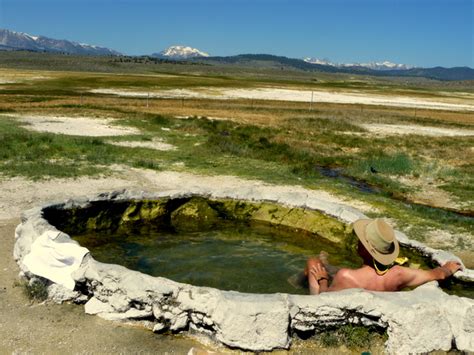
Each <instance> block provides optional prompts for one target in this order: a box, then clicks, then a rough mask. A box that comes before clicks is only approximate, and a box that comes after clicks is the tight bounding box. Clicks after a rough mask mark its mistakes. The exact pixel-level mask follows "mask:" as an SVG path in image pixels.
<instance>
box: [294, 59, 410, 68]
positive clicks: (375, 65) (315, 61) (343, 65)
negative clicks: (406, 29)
mask: <svg viewBox="0 0 474 355" xmlns="http://www.w3.org/2000/svg"><path fill="white" fill-rule="evenodd" d="M303 60H304V61H305V62H306V63H311V64H320V65H329V66H332V67H337V68H351V67H363V68H368V69H372V70H408V69H412V68H414V66H411V65H407V64H396V63H392V62H389V61H384V62H370V63H334V62H331V61H329V60H326V59H318V58H309V57H308V58H304V59H303Z"/></svg>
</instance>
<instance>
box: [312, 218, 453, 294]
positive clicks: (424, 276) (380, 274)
mask: <svg viewBox="0 0 474 355" xmlns="http://www.w3.org/2000/svg"><path fill="white" fill-rule="evenodd" d="M358 222H359V221H357V222H355V223H358ZM356 227H358V228H355V232H356V235H357V236H358V237H359V244H358V249H357V252H358V254H359V255H360V256H361V258H362V259H363V261H364V265H363V266H362V267H360V268H358V269H346V268H344V269H340V270H339V271H338V272H337V273H336V274H335V275H334V278H333V281H332V283H331V284H330V285H329V276H328V272H327V270H326V265H325V264H324V263H325V260H321V259H320V258H310V259H309V260H308V262H307V265H306V269H305V273H306V276H307V277H308V283H309V291H310V294H319V293H321V292H332V291H339V290H344V289H347V288H363V289H366V290H370V291H399V290H402V289H404V288H405V287H416V286H419V285H422V284H424V283H426V282H429V281H434V280H444V279H445V278H447V277H450V276H452V275H453V274H454V273H455V272H456V271H458V270H461V269H462V266H461V264H460V263H459V262H457V261H448V262H447V263H445V264H444V265H443V266H440V267H437V268H435V269H432V270H420V269H411V268H408V267H403V266H399V265H395V266H391V263H392V262H393V260H395V258H396V256H397V255H398V245H397V241H396V239H395V236H394V233H393V229H392V228H391V227H390V226H388V225H387V224H386V222H384V221H383V220H379V219H376V220H360V223H359V225H356ZM364 228H365V229H369V228H373V230H370V229H369V230H368V232H372V234H370V233H368V234H366V230H365V229H364ZM364 238H365V239H364ZM380 241H382V242H386V243H385V244H386V245H387V246H390V243H391V244H392V245H391V246H392V248H391V249H387V250H383V251H385V255H390V258H387V257H386V256H385V255H382V256H381V253H380V252H379V251H378V250H376V247H377V245H376V243H377V242H379V243H378V247H379V248H380V249H381V250H382V249H383V243H380ZM372 242H373V243H374V244H373V245H372V244H371V243H372ZM389 242H390V243H389ZM380 245H382V246H380ZM394 245H395V246H396V248H393V246H394ZM368 249H369V250H370V251H369V250H368ZM323 259H324V258H323ZM381 262H383V263H381ZM377 265H378V266H379V267H377ZM379 268H381V269H382V270H379Z"/></svg>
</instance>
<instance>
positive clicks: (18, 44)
mask: <svg viewBox="0 0 474 355" xmlns="http://www.w3.org/2000/svg"><path fill="white" fill-rule="evenodd" d="M0 50H30V51H40V52H56V53H67V54H79V55H97V56H104V55H107V56H108V55H112V56H120V55H122V54H121V53H119V52H117V51H115V50H113V49H109V48H105V47H99V46H94V45H90V44H84V43H77V42H72V41H68V40H57V39H52V38H48V37H44V36H32V35H30V34H27V33H22V32H15V31H10V30H7V29H0ZM151 57H155V58H160V59H167V60H179V61H192V62H194V63H207V64H217V65H241V66H247V67H259V68H262V67H265V68H279V69H282V68H286V69H297V70H304V71H315V72H317V71H320V72H329V73H349V74H363V75H375V76H402V77H425V78H431V79H436V80H474V69H472V68H469V67H454V68H443V67H435V68H416V67H411V66H409V65H406V64H396V63H392V62H389V61H385V62H381V63H379V62H371V63H349V64H338V63H333V62H331V61H329V60H321V59H318V58H304V59H295V58H287V57H282V56H275V55H270V54H241V55H235V56H228V57H212V56H210V55H209V54H208V53H206V52H203V51H201V50H199V49H196V48H192V47H187V46H171V47H169V48H167V49H165V50H163V51H161V52H159V53H154V54H152V55H151Z"/></svg>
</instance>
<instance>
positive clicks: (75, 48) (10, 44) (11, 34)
mask: <svg viewBox="0 0 474 355" xmlns="http://www.w3.org/2000/svg"><path fill="white" fill-rule="evenodd" d="M0 49H3V50H18V49H20V50H33V51H40V52H56V53H68V54H81V55H122V54H121V53H119V52H117V51H115V50H113V49H109V48H106V47H101V46H96V45H91V44H86V43H78V42H73V41H68V40H65V39H53V38H49V37H45V36H33V35H30V34H28V33H24V32H16V31H12V30H8V29H0Z"/></svg>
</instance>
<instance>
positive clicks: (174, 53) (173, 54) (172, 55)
mask: <svg viewBox="0 0 474 355" xmlns="http://www.w3.org/2000/svg"><path fill="white" fill-rule="evenodd" d="M152 56H153V57H158V58H167V59H189V58H199V57H209V53H206V52H203V51H200V50H199V49H196V48H192V47H187V46H171V47H168V48H166V49H165V50H163V51H161V52H159V53H154V54H152Z"/></svg>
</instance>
